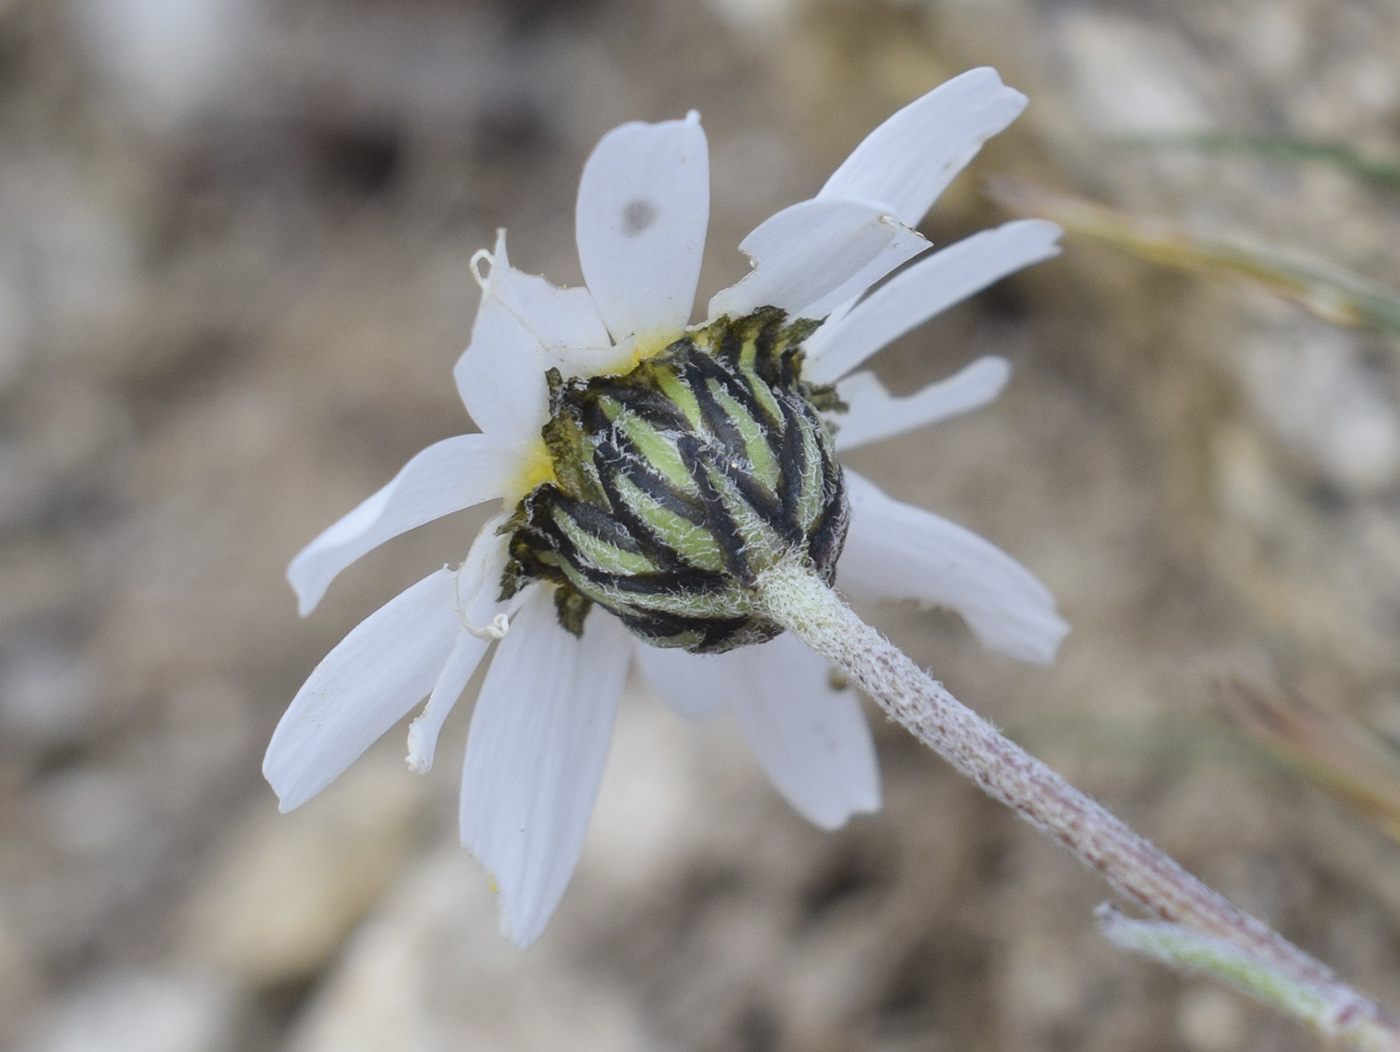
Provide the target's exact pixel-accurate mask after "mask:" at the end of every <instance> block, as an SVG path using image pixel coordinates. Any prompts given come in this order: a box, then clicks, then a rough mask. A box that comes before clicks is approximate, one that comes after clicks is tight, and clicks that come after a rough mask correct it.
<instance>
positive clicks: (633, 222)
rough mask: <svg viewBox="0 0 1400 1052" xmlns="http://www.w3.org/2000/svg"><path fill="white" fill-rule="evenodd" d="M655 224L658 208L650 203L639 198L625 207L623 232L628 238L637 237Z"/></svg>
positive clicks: (623, 210) (623, 211)
mask: <svg viewBox="0 0 1400 1052" xmlns="http://www.w3.org/2000/svg"><path fill="white" fill-rule="evenodd" d="M655 222H656V206H655V205H654V204H652V203H651V202H650V201H647V200H644V199H642V198H640V197H639V198H637V200H635V201H628V202H627V204H626V205H624V206H623V209H622V232H623V233H624V234H626V235H627V236H628V237H636V236H637V235H638V234H640V233H641V232H642V231H644V230H646V229H647V227H649V226H651V225H652V224H653V223H655Z"/></svg>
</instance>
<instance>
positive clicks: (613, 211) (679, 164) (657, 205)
mask: <svg viewBox="0 0 1400 1052" xmlns="http://www.w3.org/2000/svg"><path fill="white" fill-rule="evenodd" d="M575 220H576V226H575V230H576V234H577V238H578V255H579V262H580V263H581V264H582V265H583V276H584V280H586V281H587V282H588V287H589V289H590V290H591V291H592V293H593V298H594V300H595V301H596V302H597V304H598V310H599V311H600V312H601V313H602V315H603V320H604V321H606V322H607V323H608V328H609V330H611V332H612V334H613V338H614V339H615V340H617V341H618V342H621V341H622V340H623V339H625V338H626V337H628V336H633V335H636V336H639V337H641V338H643V339H647V338H651V337H665V338H668V339H669V338H670V337H672V336H673V335H679V333H680V331H681V329H683V328H684V327H685V325H686V323H687V322H689V320H690V311H691V307H692V306H693V305H694V301H695V286H696V283H697V282H698V281H699V279H700V259H701V255H702V253H703V251H704V248H705V229H706V227H707V226H708V225H709V222H710V159H709V151H708V147H707V145H706V143H705V133H704V131H703V130H702V129H701V127H700V117H699V115H698V114H695V113H692V114H691V115H690V116H689V117H687V118H686V119H685V120H683V121H666V122H664V123H661V124H624V125H622V127H620V128H614V129H613V130H612V131H610V132H608V134H607V135H605V136H603V139H602V141H601V142H600V143H598V145H597V147H596V148H595V149H594V151H593V154H592V156H590V157H589V158H588V163H587V164H585V165H584V166H583V179H582V181H581V182H580V183H579V188H578V209H577V213H576V217H575Z"/></svg>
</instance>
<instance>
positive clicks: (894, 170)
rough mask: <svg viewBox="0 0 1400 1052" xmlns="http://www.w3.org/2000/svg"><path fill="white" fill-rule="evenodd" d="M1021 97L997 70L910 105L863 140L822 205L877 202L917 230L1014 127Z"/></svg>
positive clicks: (960, 79)
mask: <svg viewBox="0 0 1400 1052" xmlns="http://www.w3.org/2000/svg"><path fill="white" fill-rule="evenodd" d="M1025 106H1026V97H1025V96H1024V95H1022V94H1021V93H1020V92H1019V91H1015V90H1013V89H1011V88H1008V87H1006V86H1005V85H1004V84H1002V82H1001V78H1000V77H999V76H997V72H996V70H994V69H990V68H986V67H983V68H981V69H973V70H969V71H968V72H966V73H964V74H962V75H961V76H957V77H954V78H953V79H952V80H950V81H948V82H947V83H945V84H941V85H939V86H938V87H936V88H934V89H933V90H932V91H930V92H929V93H928V94H927V95H925V96H923V97H922V98H919V99H915V100H914V101H913V102H911V103H910V104H909V105H908V106H905V107H904V108H903V109H902V110H900V111H899V112H898V113H896V114H894V115H893V116H892V117H890V118H889V119H888V120H886V121H885V123H883V124H881V125H880V126H879V127H878V128H876V129H875V130H874V131H873V132H871V133H870V134H869V135H867V136H866V137H865V141H864V142H862V143H861V144H860V145H859V146H857V147H856V148H855V151H854V152H852V154H851V155H850V156H849V157H847V158H846V160H845V161H844V162H843V163H842V165H841V167H840V168H838V169H836V171H835V172H834V173H833V174H832V176H831V178H830V179H828V180H827V182H826V185H825V186H823V187H822V189H821V193H820V194H818V196H819V197H842V198H847V199H852V200H858V201H872V202H879V203H880V204H882V205H884V206H886V207H887V208H888V209H889V210H890V211H891V212H892V213H893V214H894V215H895V216H897V217H898V218H899V219H900V220H902V221H903V222H905V223H907V224H908V225H909V226H918V225H919V222H920V221H921V220H922V219H923V217H924V214H925V213H926V212H927V211H928V210H929V206H930V205H932V204H933V202H934V200H936V199H937V197H938V195H939V194H941V193H942V192H943V190H944V188H945V187H946V186H947V185H948V184H949V183H950V182H952V181H953V177H954V176H956V175H957V174H958V172H960V171H962V169H963V168H964V167H965V166H966V165H967V163H968V162H969V161H971V160H972V158H973V157H975V156H976V155H977V151H978V150H980V149H981V148H982V144H983V143H984V142H986V141H987V140H988V139H990V138H991V137H992V136H993V135H995V134H996V133H997V132H999V131H1001V130H1002V129H1003V128H1005V127H1006V126H1007V125H1008V124H1010V123H1011V122H1012V121H1014V120H1015V119H1016V118H1017V116H1018V115H1019V114H1020V113H1021V111H1022V110H1023V109H1025Z"/></svg>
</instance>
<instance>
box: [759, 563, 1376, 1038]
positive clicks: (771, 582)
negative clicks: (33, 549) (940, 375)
mask: <svg viewBox="0 0 1400 1052" xmlns="http://www.w3.org/2000/svg"><path fill="white" fill-rule="evenodd" d="M757 587H758V592H759V595H760V596H761V602H762V603H763V605H764V607H765V609H766V612H767V613H768V615H769V616H770V617H772V618H773V619H774V620H775V621H777V622H778V623H779V624H781V625H783V626H784V627H786V628H787V629H789V630H790V631H792V632H793V633H794V634H795V635H797V636H798V637H799V638H801V639H802V640H803V641H804V642H806V643H807V644H808V645H809V646H811V647H812V648H813V649H814V650H816V651H817V652H818V653H819V654H821V655H822V656H823V657H825V658H826V659H827V660H828V661H830V662H831V663H832V664H833V665H835V666H836V667H837V668H838V669H840V670H841V671H843V672H844V673H845V674H846V675H848V676H849V677H850V678H851V679H852V680H854V681H855V682H856V683H858V684H859V685H860V686H861V687H862V688H863V689H864V690H865V691H866V692H867V693H868V694H869V695H870V696H871V697H872V698H874V699H875V701H876V702H878V703H879V704H880V706H881V707H882V708H883V709H884V710H885V712H886V713H888V714H889V716H890V717H891V718H892V719H894V720H896V721H898V722H899V723H900V724H902V725H903V726H904V727H905V728H906V729H907V730H908V731H910V733H912V734H913V735H914V737H916V738H918V739H919V740H920V741H921V742H923V743H924V744H925V745H927V746H928V747H929V748H931V749H932V750H933V751H934V752H936V753H938V754H939V755H940V756H942V757H943V758H944V759H945V760H947V761H948V762H949V763H950V764H952V765H953V767H955V768H956V769H957V770H959V771H960V772H962V773H963V774H964V775H966V776H967V777H969V778H971V779H972V780H973V781H974V782H976V783H977V784H978V785H979V786H981V788H982V790H983V791H984V792H986V793H987V794H988V795H989V796H991V797H993V798H995V799H997V800H1000V801H1001V802H1002V803H1004V804H1006V805H1007V806H1008V807H1010V808H1011V809H1012V810H1014V811H1015V812H1016V813H1017V814H1019V815H1020V816H1021V817H1022V818H1025V819H1026V820H1027V821H1029V822H1030V823H1031V824H1032V825H1034V826H1036V828H1038V829H1039V830H1040V831H1041V832H1043V833H1045V834H1046V835H1047V836H1049V837H1051V838H1053V839H1055V840H1057V841H1059V842H1060V843H1061V844H1063V845H1064V846H1065V847H1067V848H1069V850H1070V851H1071V852H1073V853H1074V854H1075V855H1076V856H1077V857H1078V858H1079V859H1080V861H1082V862H1084V863H1085V864H1086V865H1088V866H1090V867H1092V868H1093V869H1096V870H1098V871H1099V873H1101V874H1102V875H1103V876H1104V878H1105V879H1106V880H1107V881H1108V883H1109V884H1110V885H1112V887H1113V888H1114V890H1116V891H1117V892H1118V893H1119V894H1121V895H1122V896H1124V897H1125V898H1127V899H1129V900H1131V901H1133V902H1136V903H1137V904H1138V905H1139V906H1141V907H1142V908H1143V909H1145V910H1148V911H1149V912H1151V913H1152V914H1154V915H1155V916H1156V917H1158V918H1160V919H1161V920H1163V921H1168V922H1170V923H1172V924H1178V925H1183V926H1185V927H1186V928H1189V929H1191V930H1193V931H1195V932H1199V933H1201V934H1203V935H1207V936H1212V937H1214V938H1216V939H1219V940H1221V941H1222V942H1224V943H1227V944H1229V945H1230V946H1232V947H1234V948H1236V949H1237V950H1238V951H1239V952H1240V953H1242V954H1244V955H1247V957H1249V958H1252V959H1256V960H1258V961H1259V962H1260V963H1261V964H1262V965H1264V966H1266V967H1267V968H1269V969H1271V970H1272V971H1274V972H1276V973H1277V974H1279V975H1281V976H1285V977H1287V978H1288V980H1289V981H1291V982H1293V983H1295V984H1297V985H1298V986H1299V987H1300V988H1305V989H1307V990H1308V991H1310V993H1311V995H1312V996H1313V997H1315V998H1320V999H1321V1000H1322V1001H1323V1002H1324V1003H1325V1005H1326V1009H1325V1010H1324V1011H1317V1010H1315V1009H1314V1010H1310V1011H1308V1012H1306V1013H1298V1014H1299V1015H1300V1017H1303V1018H1305V1019H1306V1021H1308V1022H1311V1023H1313V1024H1314V1025H1315V1026H1317V1028H1318V1029H1319V1030H1321V1031H1322V1032H1323V1033H1324V1034H1325V1035H1327V1036H1329V1037H1340V1038H1342V1039H1344V1040H1346V1041H1348V1042H1349V1043H1350V1044H1352V1045H1353V1047H1357V1048H1365V1049H1368V1050H1379V1049H1390V1050H1400V1019H1397V1018H1396V1017H1394V1016H1392V1015H1390V1014H1389V1013H1388V1012H1386V1010H1385V1009H1383V1008H1381V1007H1380V1006H1379V1005H1378V1004H1376V1002H1374V1001H1373V1000H1371V999H1370V998H1369V997H1366V996H1365V995H1364V994H1361V993H1360V992H1358V991H1356V990H1354V989H1352V988H1351V987H1350V986H1348V985H1347V984H1346V983H1344V982H1343V981H1342V980H1341V979H1339V978H1338V977H1337V976H1336V975H1335V974H1334V973H1333V972H1332V971H1331V970H1330V969H1329V968H1327V967H1326V966H1325V965H1323V964H1322V963H1321V962H1319V961H1317V960H1315V959H1314V958H1312V957H1310V956H1309V955H1308V954H1306V953H1304V952H1303V951H1302V950H1300V949H1298V948H1297V947H1296V946H1294V945H1293V944H1292V943H1290V942H1288V941H1287V940H1286V939H1284V938H1283V937H1282V936H1281V935H1279V934H1277V933H1276V932H1274V931H1273V930H1272V929H1271V928H1269V927H1268V925H1266V924H1264V923H1263V922H1261V921H1259V920H1256V919H1255V918H1254V917H1251V916H1249V915H1248V914H1246V913H1244V912H1243V911H1241V910H1240V909H1238V908H1236V907H1235V906H1234V904H1233V903H1231V902H1230V901H1229V900H1228V899H1226V898H1225V897H1224V896H1223V895H1220V894H1219V893H1217V892H1215V891H1213V890H1211V889H1210V888H1209V887H1207V886H1206V885H1205V884H1203V883H1202V882H1201V881H1199V880H1197V879H1196V878H1195V877H1193V876H1192V875H1191V874H1190V873H1188V872H1186V870H1185V869H1183V868H1182V867H1181V866H1180V865H1179V864H1177V863H1176V862H1175V861H1174V860H1173V859H1171V858H1170V857H1169V856H1167V855H1166V854H1164V853H1163V852H1161V851H1159V850H1158V849H1157V848H1155V847H1153V846H1152V845H1151V844H1150V843H1148V842H1147V841H1146V840H1145V839H1143V838H1142V837H1140V836H1138V834H1136V833H1134V832H1133V831H1132V830H1131V829H1129V828H1128V827H1127V826H1126V825H1124V824H1123V823H1122V822H1121V821H1119V820H1118V819H1117V818H1115V817H1114V816H1113V815H1112V814H1110V813H1109V812H1108V811H1107V810H1106V809H1105V808H1104V807H1102V806H1101V805H1100V804H1098V803H1096V802H1095V801H1094V800H1092V799H1090V798H1089V797H1088V796H1086V795H1085V794H1083V793H1081V792H1080V791H1079V790H1077V789H1075V788H1074V787H1073V786H1072V785H1070V784H1069V783H1068V782H1066V781H1065V780H1064V779H1063V778H1061V777H1060V776H1059V775H1058V774H1056V773H1055V772H1054V771H1053V770H1051V769H1050V768H1049V767H1048V766H1046V765H1045V764H1044V763H1042V762H1041V761H1039V760H1037V759H1036V758H1035V757H1033V756H1031V755H1030V754H1029V753H1028V752H1026V751H1025V750H1024V749H1022V748H1021V747H1020V746H1019V745H1017V744H1016V743H1014V742H1012V741H1011V740H1010V739H1008V738H1006V737H1005V736H1004V735H1002V734H1001V733H1000V732H999V731H998V730H997V729H996V728H995V727H993V726H992V724H991V723H989V722H988V721H987V720H985V719H983V718H982V717H981V716H979V715H977V714H976V713H975V712H973V711H972V710H971V709H969V708H968V707H967V706H965V705H963V704H962V703H961V702H960V701H958V699H957V698H955V697H953V695H952V694H950V693H949V692H948V691H947V690H946V689H945V688H944V687H943V685H942V684H941V683H938V682H936V681H935V680H933V679H931V678H930V677H929V676H928V674H927V673H925V672H924V671H923V670H922V669H920V668H919V667H918V666H917V665H915V664H914V662H913V661H911V660H910V659H909V658H908V657H907V656H906V655H905V654H904V653H903V652H902V651H901V650H899V649H898V648H897V647H895V646H894V645H893V644H892V643H890V642H889V641H888V640H887V639H885V638H884V637H883V636H882V635H880V633H879V632H877V631H876V630H875V629H874V628H872V627H870V626H869V625H867V624H866V623H865V622H864V621H862V620H861V619H860V618H859V617H857V616H856V614H855V613H854V612H853V611H852V610H851V608H850V607H849V606H847V605H846V603H845V602H844V601H843V600H842V599H841V598H840V596H838V595H837V594H836V593H835V592H834V591H832V590H831V588H830V587H828V586H827V585H826V584H825V583H824V582H823V581H822V580H821V579H820V578H819V577H818V576H817V575H816V574H815V573H813V572H812V571H811V570H810V569H808V568H807V567H806V566H804V565H802V564H800V563H797V562H784V563H780V564H778V565H777V566H775V567H773V568H772V569H770V570H768V571H766V572H764V573H763V574H762V575H760V577H759V580H758V586H757ZM1192 966H1193V967H1196V968H1200V967H1202V965H1201V964H1200V962H1199V961H1196V962H1194V963H1193V964H1192Z"/></svg>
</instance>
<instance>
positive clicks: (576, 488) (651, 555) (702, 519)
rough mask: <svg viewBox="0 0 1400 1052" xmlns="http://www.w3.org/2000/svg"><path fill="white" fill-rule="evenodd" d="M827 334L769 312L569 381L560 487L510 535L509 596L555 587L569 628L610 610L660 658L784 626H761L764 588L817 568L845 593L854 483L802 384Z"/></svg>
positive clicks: (816, 401)
mask: <svg viewBox="0 0 1400 1052" xmlns="http://www.w3.org/2000/svg"><path fill="white" fill-rule="evenodd" d="M817 325H818V323H817V322H812V321H805V320H798V321H794V322H789V321H788V319H787V316H786V315H785V314H784V312H783V311H781V310H778V309H777V308H775V307H765V308H762V309H760V310H758V311H756V312H755V313H753V314H750V315H748V316H746V317H743V318H738V319H730V318H721V319H719V320H718V321H715V322H712V323H711V324H709V325H707V326H705V327H703V328H700V329H696V330H694V331H691V332H688V333H687V334H686V335H685V336H683V337H682V338H681V339H679V340H677V341H676V342H674V343H672V344H671V345H670V346H669V347H667V348H666V349H665V350H664V351H662V352H661V353H660V354H658V355H656V356H655V357H652V358H649V359H646V360H644V361H642V362H641V363H640V364H639V365H637V366H636V368H634V369H633V370H632V371H631V372H629V373H626V374H623V375H614V376H599V377H592V378H582V377H579V378H574V379H570V380H564V379H563V378H562V377H561V376H560V375H559V373H558V372H557V371H551V373H550V376H549V385H550V421H549V423H548V424H546V425H545V428H544V430H543V437H544V441H545V445H546V446H547V448H548V449H549V453H550V456H551V458H552V460H553V468H554V480H553V481H550V482H546V483H543V484H541V485H539V486H537V487H536V488H535V489H534V490H533V491H531V492H530V494H529V495H527V496H526V497H525V498H524V500H522V501H521V502H520V505H519V506H518V507H517V509H516V512H515V515H514V516H513V517H512V519H511V521H510V522H509V523H508V524H507V526H506V527H505V530H506V531H507V532H509V533H510V535H511V536H510V542H509V545H510V562H509V564H508V566H507V569H506V574H505V579H504V582H503V592H504V595H506V596H509V595H512V594H514V593H515V592H516V591H518V590H519V589H520V588H522V587H524V585H525V584H527V583H529V582H530V581H532V580H539V579H543V580H545V581H547V582H550V583H552V584H553V585H554V586H555V603H556V607H557V609H558V612H559V620H560V623H561V624H562V625H563V626H564V627H565V628H567V629H569V630H570V631H572V632H575V633H578V632H581V631H582V630H583V621H584V618H585V617H586V616H587V614H588V611H589V609H590V608H591V607H592V604H594V603H597V604H598V605H599V606H601V607H603V608H604V609H606V610H610V611H611V612H612V613H614V614H616V615H617V616H618V617H619V618H621V619H622V621H623V622H624V623H625V624H626V625H627V626H628V627H629V628H631V629H632V630H633V631H634V632H636V633H637V634H638V635H640V636H641V637H642V638H644V639H646V640H647V641H648V642H650V643H652V644H655V645H657V646H668V647H684V648H686V649H687V650H692V651H695V652H697V653H721V652H723V651H726V650H731V649H733V648H734V647H737V646H743V645H746V644H749V643H759V642H763V641H764V640H766V639H771V638H772V637H773V636H775V635H777V634H778V633H779V632H780V631H781V628H779V626H778V625H776V624H775V623H773V622H772V621H770V620H768V619H767V618H765V617H763V616H761V615H759V614H757V613H756V612H755V611H756V604H755V601H754V599H755V595H754V591H753V586H754V583H755V580H756V578H757V575H758V574H760V573H761V572H762V571H764V570H766V569H768V568H769V567H771V566H773V565H774V564H775V563H777V562H778V561H779V560H782V559H785V558H791V557H794V556H795V557H800V558H805V560H806V561H807V562H808V563H809V564H810V565H811V566H812V567H814V568H815V569H816V570H817V571H818V572H819V573H820V574H821V575H822V576H823V577H824V578H825V579H826V580H827V582H828V583H830V581H831V579H832V577H833V576H834V574H835V570H836V559H837V557H838V556H839V555H840V554H841V548H842V545H843V544H844V543H845V539H846V521H847V514H848V506H847V502H846V492H845V486H844V485H843V483H842V479H841V468H840V465H838V464H837V462H836V458H835V454H834V450H833V447H832V442H831V429H830V426H829V425H828V424H827V423H826V422H825V421H824V420H823V419H822V417H821V410H831V409H842V408H844V407H843V406H841V405H840V403H839V401H838V400H837V398H836V395H835V391H834V390H833V389H832V388H830V387H820V386H816V385H813V384H808V383H806V382H804V381H803V380H802V379H801V376H800V371H801V364H802V341H803V340H804V339H806V338H807V337H808V336H809V335H811V333H812V332H813V331H814V330H815V328H816V327H817Z"/></svg>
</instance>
